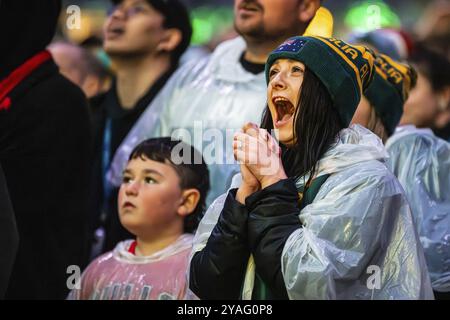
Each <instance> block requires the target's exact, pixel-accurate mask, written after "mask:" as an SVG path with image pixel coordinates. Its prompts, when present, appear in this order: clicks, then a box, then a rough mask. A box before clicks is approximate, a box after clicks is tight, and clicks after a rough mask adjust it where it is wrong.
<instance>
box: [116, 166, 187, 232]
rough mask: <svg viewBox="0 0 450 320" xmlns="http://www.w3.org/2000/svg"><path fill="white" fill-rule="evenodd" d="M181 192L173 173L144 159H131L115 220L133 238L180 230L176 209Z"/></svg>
mask: <svg viewBox="0 0 450 320" xmlns="http://www.w3.org/2000/svg"><path fill="white" fill-rule="evenodd" d="M182 202H183V192H182V190H181V189H180V179H179V177H178V174H177V172H176V171H175V169H174V168H173V167H172V166H171V165H169V164H166V163H161V162H157V161H153V160H150V159H147V158H145V157H144V160H143V159H142V158H140V157H137V158H136V159H132V160H131V161H129V162H128V165H127V168H126V169H125V171H124V175H123V182H122V185H121V187H120V190H119V200H118V206H119V217H120V222H121V223H122V225H123V226H124V227H125V228H126V229H127V230H129V231H130V232H131V233H133V234H135V235H142V234H143V233H145V234H148V233H152V234H156V233H158V232H160V231H163V230H169V229H172V228H173V227H174V226H175V224H181V228H182V226H183V216H182V214H180V206H181V204H182Z"/></svg>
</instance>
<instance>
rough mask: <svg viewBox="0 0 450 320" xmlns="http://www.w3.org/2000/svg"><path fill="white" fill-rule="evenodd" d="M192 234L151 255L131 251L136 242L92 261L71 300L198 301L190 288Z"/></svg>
mask: <svg viewBox="0 0 450 320" xmlns="http://www.w3.org/2000/svg"><path fill="white" fill-rule="evenodd" d="M192 238H193V236H192V235H191V234H184V235H182V236H180V237H179V238H178V239H177V240H176V241H175V242H174V243H172V244H171V245H169V246H167V247H166V248H164V249H162V250H160V251H158V252H155V253H154V254H152V255H150V256H137V255H134V254H133V253H130V252H129V248H130V245H131V243H132V242H133V240H127V241H122V242H120V243H118V244H117V246H116V247H115V248H114V250H113V251H111V252H107V253H105V254H103V255H102V256H100V257H98V258H96V259H95V260H94V261H92V262H91V263H90V264H89V266H88V267H87V268H86V270H85V271H84V272H83V274H82V276H81V282H80V287H79V288H75V289H73V290H72V291H71V292H70V294H69V296H68V298H67V299H68V300H181V299H183V300H196V299H198V298H197V297H196V296H195V295H194V294H193V293H192V291H190V290H189V289H188V282H187V274H186V272H187V270H188V261H189V253H190V252H191V249H192Z"/></svg>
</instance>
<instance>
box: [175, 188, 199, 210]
mask: <svg viewBox="0 0 450 320" xmlns="http://www.w3.org/2000/svg"><path fill="white" fill-rule="evenodd" d="M181 196H182V200H181V204H180V206H179V207H178V214H179V215H180V216H182V217H185V216H187V215H190V214H191V213H192V212H194V210H195V208H196V207H197V205H198V203H199V201H200V191H199V190H198V189H194V188H192V189H185V190H183V193H182V195H181Z"/></svg>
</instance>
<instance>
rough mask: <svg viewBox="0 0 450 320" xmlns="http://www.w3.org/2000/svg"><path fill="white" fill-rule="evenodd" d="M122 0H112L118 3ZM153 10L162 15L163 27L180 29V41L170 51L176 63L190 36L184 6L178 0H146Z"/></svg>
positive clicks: (190, 30) (188, 19) (187, 15)
mask: <svg viewBox="0 0 450 320" xmlns="http://www.w3.org/2000/svg"><path fill="white" fill-rule="evenodd" d="M123 1H124V0H112V3H114V4H119V3H121V2H123ZM146 1H147V2H148V3H149V4H150V5H151V6H152V7H153V8H155V10H157V11H159V12H160V13H161V14H162V15H163V16H164V18H165V19H164V27H166V28H175V29H178V30H180V31H181V42H180V44H179V45H178V46H177V47H176V48H175V50H174V51H173V52H172V62H173V63H178V60H179V58H180V57H181V55H182V54H183V53H184V51H185V50H186V49H187V47H188V46H189V43H190V42H191V36H192V26H191V21H190V18H189V13H188V10H187V8H186V6H185V5H184V4H183V3H182V2H181V1H180V0H146Z"/></svg>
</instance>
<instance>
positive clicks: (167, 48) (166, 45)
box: [156, 28, 182, 52]
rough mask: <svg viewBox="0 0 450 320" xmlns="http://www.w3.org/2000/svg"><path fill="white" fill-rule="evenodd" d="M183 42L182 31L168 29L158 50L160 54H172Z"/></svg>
mask: <svg viewBox="0 0 450 320" xmlns="http://www.w3.org/2000/svg"><path fill="white" fill-rule="evenodd" d="M181 40H182V35H181V31H180V30H178V29H175V28H171V29H166V30H164V34H163V36H162V39H161V41H160V43H159V44H158V46H157V47H156V50H157V51H158V52H171V51H173V50H174V49H175V48H176V47H177V46H178V45H179V44H180V42H181Z"/></svg>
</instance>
